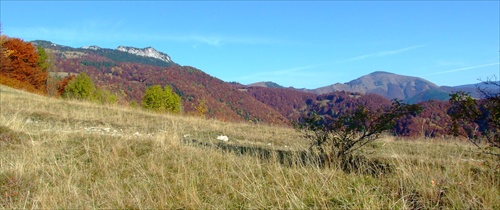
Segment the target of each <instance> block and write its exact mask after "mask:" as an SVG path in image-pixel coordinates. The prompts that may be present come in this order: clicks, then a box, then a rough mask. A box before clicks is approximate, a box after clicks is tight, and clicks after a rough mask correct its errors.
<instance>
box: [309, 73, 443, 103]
mask: <svg viewBox="0 0 500 210" xmlns="http://www.w3.org/2000/svg"><path fill="white" fill-rule="evenodd" d="M438 88H439V86H437V85H436V84H434V83H432V82H429V81H427V80H425V79H422V78H419V77H410V76H403V75H398V74H393V73H389V72H382V71H377V72H373V73H371V74H368V75H365V76H362V77H360V78H358V79H355V80H352V81H350V82H348V83H344V84H341V83H337V84H334V85H330V86H326V87H321V88H317V89H314V90H312V92H313V93H316V94H324V93H330V92H334V91H349V92H358V93H365V94H366V93H375V94H378V95H380V96H383V97H384V98H387V99H394V98H397V99H400V100H405V99H409V98H411V97H413V96H415V95H417V94H419V93H421V92H423V91H426V90H430V89H438Z"/></svg>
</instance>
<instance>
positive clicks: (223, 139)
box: [217, 135, 229, 142]
mask: <svg viewBox="0 0 500 210" xmlns="http://www.w3.org/2000/svg"><path fill="white" fill-rule="evenodd" d="M217 140H221V141H226V142H227V141H229V138H228V137H227V136H223V135H221V136H217Z"/></svg>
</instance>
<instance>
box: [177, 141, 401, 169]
mask: <svg viewBox="0 0 500 210" xmlns="http://www.w3.org/2000/svg"><path fill="white" fill-rule="evenodd" d="M182 143H184V144H186V145H190V146H196V147H201V148H211V149H216V150H221V151H224V152H230V153H233V154H235V155H238V156H243V155H246V156H252V157H256V158H259V159H261V160H265V161H270V162H271V161H277V162H278V163H279V164H281V165H283V166H286V167H296V166H308V167H319V168H332V167H337V168H339V169H341V170H343V171H344V172H346V173H361V174H369V175H374V176H377V175H383V174H389V173H392V172H393V170H394V166H393V165H392V164H389V163H387V162H385V161H384V160H379V159H367V158H365V157H363V156H353V157H350V158H349V159H348V160H346V161H338V160H332V159H331V158H325V156H324V155H317V154H313V153H311V152H309V151H290V150H280V149H266V148H261V147H251V146H243V145H233V144H227V143H224V142H216V143H211V142H203V141H198V140H196V139H191V138H184V139H183V140H182Z"/></svg>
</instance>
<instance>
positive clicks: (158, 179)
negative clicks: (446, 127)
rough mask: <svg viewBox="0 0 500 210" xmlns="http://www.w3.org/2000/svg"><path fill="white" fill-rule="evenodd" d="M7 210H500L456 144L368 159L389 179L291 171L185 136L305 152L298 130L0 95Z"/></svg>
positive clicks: (490, 178)
mask: <svg viewBox="0 0 500 210" xmlns="http://www.w3.org/2000/svg"><path fill="white" fill-rule="evenodd" d="M0 107H1V110H0V112H1V113H0V208H2V209H19V208H42V209H94V208H113V209H115V208H120V209H123V208H127V209H128V208H134V209H178V208H183V209H200V208H201V209H213V208H217V209H221V208H223V209H271V208H278V209H284V208H285V209H289V208H291V209H307V208H314V209H318V208H320V209H324V208H330V209H434V208H454V209H455V208H457V209H500V199H499V198H500V165H499V160H498V158H497V159H495V158H493V157H492V156H489V155H484V154H480V153H478V151H476V149H475V148H474V147H472V146H471V145H470V144H468V143H467V142H460V141H456V140H452V139H449V140H446V139H442V140H425V139H422V140H418V139H416V140H411V141H406V140H396V139H394V138H391V137H387V138H383V139H380V140H379V141H376V142H375V143H373V144H371V145H368V146H367V147H366V148H365V149H364V151H363V152H364V154H366V155H367V157H369V158H371V159H380V160H383V161H385V162H387V163H389V164H391V165H393V168H394V170H393V171H392V172H391V173H386V174H380V175H368V174H359V173H346V172H343V171H342V170H339V169H335V168H320V167H317V166H314V165H283V164H280V163H279V162H278V161H275V160H273V158H275V157H269V158H268V159H267V160H266V159H262V158H256V157H254V156H250V155H237V154H235V153H233V152H227V151H221V150H219V149H215V148H210V147H200V146H195V145H188V144H184V143H183V139H184V138H185V137H188V138H192V139H196V140H198V141H200V142H217V141H218V140H216V138H217V136H218V135H226V136H228V137H229V142H227V143H226V144H230V145H245V146H252V147H259V148H266V149H280V150H292V151H299V150H303V149H304V148H306V146H307V142H305V140H302V138H301V136H300V134H299V133H298V132H296V131H295V130H293V129H291V128H281V127H271V126H265V125H253V124H236V123H225V122H220V121H216V120H211V119H202V118H197V117H190V116H175V115H166V114H163V115H160V114H154V113H149V112H145V111H141V110H136V109H130V108H127V107H120V106H109V105H107V106H103V105H97V104H92V103H88V102H79V101H67V100H60V99H53V98H47V97H43V96H39V95H34V94H30V93H26V92H23V91H18V90H14V89H11V88H7V87H5V86H0Z"/></svg>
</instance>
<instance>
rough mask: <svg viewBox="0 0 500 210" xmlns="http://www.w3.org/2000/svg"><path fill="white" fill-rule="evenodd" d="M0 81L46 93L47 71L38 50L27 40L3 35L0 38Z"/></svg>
mask: <svg viewBox="0 0 500 210" xmlns="http://www.w3.org/2000/svg"><path fill="white" fill-rule="evenodd" d="M0 40H1V41H0V44H1V48H0V51H1V52H0V53H1V55H0V57H1V58H0V59H1V63H0V83H1V84H4V85H8V86H12V87H14V88H20V89H25V90H27V91H31V92H36V93H42V94H45V93H46V83H47V71H46V69H47V68H46V66H45V65H46V64H45V63H44V61H40V60H39V54H38V53H39V51H38V50H37V49H36V48H35V47H33V45H32V44H31V43H29V42H24V41H23V40H21V39H18V38H10V37H7V36H3V35H2V37H1V39H0Z"/></svg>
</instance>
